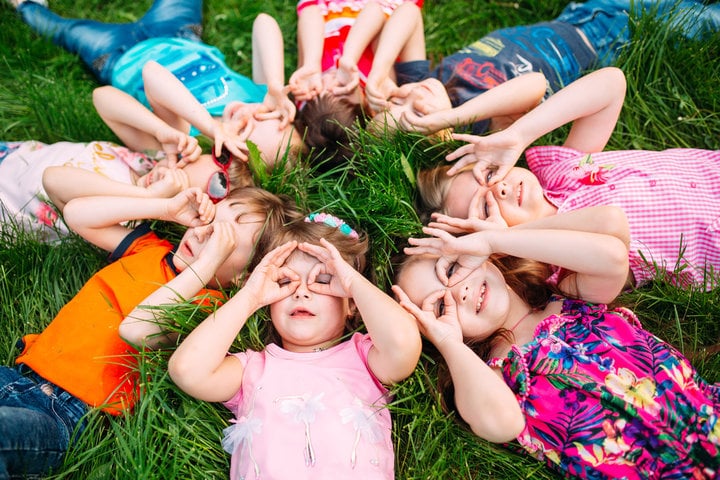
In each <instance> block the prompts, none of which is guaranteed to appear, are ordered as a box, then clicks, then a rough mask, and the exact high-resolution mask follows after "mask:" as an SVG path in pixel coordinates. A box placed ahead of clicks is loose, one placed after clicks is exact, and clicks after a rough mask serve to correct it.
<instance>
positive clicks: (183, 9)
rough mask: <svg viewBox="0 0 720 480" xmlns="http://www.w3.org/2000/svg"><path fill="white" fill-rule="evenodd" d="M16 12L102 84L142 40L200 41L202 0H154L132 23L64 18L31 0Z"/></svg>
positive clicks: (107, 82) (21, 5)
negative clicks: (72, 55)
mask: <svg viewBox="0 0 720 480" xmlns="http://www.w3.org/2000/svg"><path fill="white" fill-rule="evenodd" d="M18 12H19V13H20V16H21V17H22V19H23V21H24V22H25V23H27V24H28V25H29V26H30V28H32V29H33V30H34V31H35V32H36V33H38V34H40V35H43V36H46V37H49V38H51V39H52V41H53V42H54V43H56V44H57V45H60V46H61V47H63V48H65V49H66V50H68V51H69V52H72V53H76V54H78V55H79V56H80V58H81V59H82V61H83V62H85V64H86V65H87V66H88V67H89V68H90V70H91V71H92V72H93V74H95V76H96V77H97V79H98V80H99V81H100V82H102V83H105V84H109V83H110V80H111V75H112V68H113V65H114V64H115V62H116V61H117V59H118V58H119V57H120V56H121V55H122V54H123V53H125V52H126V51H127V50H128V49H130V48H132V47H133V46H135V45H136V44H137V43H139V42H141V41H143V40H147V39H149V38H157V37H180V38H187V39H190V40H194V41H198V42H199V41H201V40H200V33H201V31H202V26H201V22H202V0H156V1H155V3H154V4H153V6H152V7H150V10H148V12H147V13H146V14H145V15H144V16H143V17H142V18H141V19H140V20H138V21H137V22H133V23H103V22H97V21H94V20H86V19H71V18H63V17H60V16H59V15H56V14H55V13H53V12H51V11H50V10H48V9H47V8H46V7H44V6H42V5H40V4H38V3H34V2H23V3H21V4H20V6H19V7H18Z"/></svg>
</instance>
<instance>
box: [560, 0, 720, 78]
mask: <svg viewBox="0 0 720 480" xmlns="http://www.w3.org/2000/svg"><path fill="white" fill-rule="evenodd" d="M631 8H634V9H635V13H636V15H639V14H641V13H642V12H643V11H645V12H647V13H649V14H654V15H655V16H656V17H657V18H658V19H661V20H668V21H670V22H671V23H673V24H674V26H676V27H678V28H680V29H681V31H682V32H683V33H684V34H685V36H687V37H688V38H702V36H703V35H704V34H705V33H707V32H712V31H718V30H720V4H717V3H715V4H711V5H707V6H705V5H703V4H702V3H701V2H699V1H692V0H679V1H678V0H634V1H632V0H590V1H589V2H584V3H577V2H571V3H570V4H569V5H568V6H567V7H565V9H564V10H563V11H562V13H560V16H559V17H558V18H557V19H556V20H558V21H560V22H566V23H569V24H571V25H574V26H575V27H577V28H579V29H580V30H581V31H582V32H583V33H584V34H585V36H586V37H587V38H588V40H589V41H590V44H591V45H592V46H593V48H594V49H595V51H596V52H597V54H598V60H599V62H600V65H601V66H608V65H611V64H613V63H614V61H615V60H616V59H617V56H618V53H619V51H620V49H621V48H622V47H623V46H625V45H627V44H628V43H629V42H630V30H629V28H628V27H629V12H630V10H631Z"/></svg>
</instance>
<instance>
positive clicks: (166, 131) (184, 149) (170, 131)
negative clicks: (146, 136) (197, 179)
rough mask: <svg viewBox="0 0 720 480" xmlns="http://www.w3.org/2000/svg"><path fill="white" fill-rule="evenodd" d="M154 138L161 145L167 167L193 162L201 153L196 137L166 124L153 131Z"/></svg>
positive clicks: (179, 166) (180, 166)
mask: <svg viewBox="0 0 720 480" xmlns="http://www.w3.org/2000/svg"><path fill="white" fill-rule="evenodd" d="M155 138H156V139H157V141H158V142H160V144H161V145H162V149H163V151H164V152H165V156H166V158H167V160H168V166H169V167H171V168H172V167H178V168H182V167H183V166H185V165H187V164H188V163H189V162H194V161H195V160H197V159H198V157H199V156H200V154H201V153H202V149H201V148H200V145H198V141H197V138H195V137H191V136H190V135H186V134H184V133H182V132H181V131H180V130H177V129H175V128H172V127H171V126H169V125H166V127H165V128H161V129H160V130H158V131H157V132H155Z"/></svg>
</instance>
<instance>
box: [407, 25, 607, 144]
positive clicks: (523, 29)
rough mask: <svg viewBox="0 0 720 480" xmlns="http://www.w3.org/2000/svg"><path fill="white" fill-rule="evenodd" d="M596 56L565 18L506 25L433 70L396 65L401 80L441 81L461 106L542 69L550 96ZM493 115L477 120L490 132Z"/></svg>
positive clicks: (422, 64)
mask: <svg viewBox="0 0 720 480" xmlns="http://www.w3.org/2000/svg"><path fill="white" fill-rule="evenodd" d="M596 61H597V55H596V54H595V52H594V51H593V49H592V48H590V46H589V45H588V44H587V43H586V41H585V40H584V39H583V37H582V36H581V35H580V33H579V31H578V30H577V28H575V27H574V26H572V25H570V24H568V23H564V22H544V23H538V24H535V25H528V26H520V27H512V28H503V29H500V30H497V31H495V32H492V33H490V34H488V35H486V36H484V37H483V38H481V39H480V40H478V41H477V42H475V43H472V44H470V45H468V46H467V47H465V48H463V49H461V50H459V51H458V52H456V53H453V54H452V55H448V56H447V57H445V58H443V59H442V60H441V61H440V63H439V64H438V65H437V67H436V68H435V69H434V70H432V71H430V62H429V61H427V60H416V61H411V62H402V63H397V64H396V65H395V73H396V74H397V83H398V85H402V84H405V83H410V82H419V81H422V80H424V79H426V78H430V77H432V78H437V79H438V80H440V81H441V82H442V83H443V85H445V89H446V90H447V92H448V96H449V97H450V102H451V103H452V105H453V107H457V106H458V105H461V104H463V103H465V102H467V101H468V100H470V99H472V98H475V97H477V96H478V95H480V94H481V93H484V92H486V91H488V90H490V89H491V88H493V87H496V86H498V85H500V84H501V83H503V82H506V81H508V80H510V79H512V78H515V77H518V76H520V75H523V74H525V73H530V72H542V73H543V74H544V75H545V78H547V80H548V92H547V95H546V96H549V95H550V94H551V93H553V92H556V91H558V90H559V89H561V88H562V87H564V86H565V85H567V84H569V83H571V82H572V81H574V80H577V79H578V78H579V77H580V75H581V74H582V73H583V72H584V71H585V70H587V69H588V68H590V67H592V66H593V65H594V64H595V62H596ZM489 124H490V120H489V119H485V120H481V121H479V122H476V123H475V124H473V125H472V131H473V132H474V133H476V134H480V133H484V132H485V131H487V129H488V126H489Z"/></svg>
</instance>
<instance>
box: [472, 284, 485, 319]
mask: <svg viewBox="0 0 720 480" xmlns="http://www.w3.org/2000/svg"><path fill="white" fill-rule="evenodd" d="M486 291H487V282H483V284H482V285H480V292H479V294H478V298H477V302H475V313H479V312H480V310H482V309H483V307H484V302H485V292H486Z"/></svg>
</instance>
